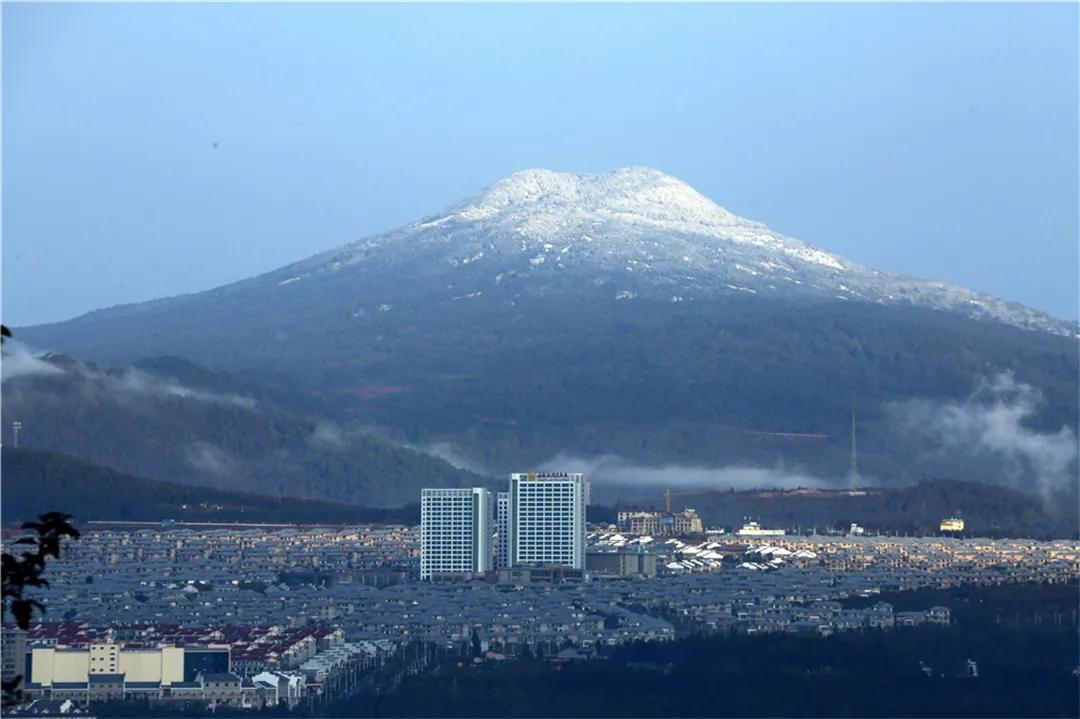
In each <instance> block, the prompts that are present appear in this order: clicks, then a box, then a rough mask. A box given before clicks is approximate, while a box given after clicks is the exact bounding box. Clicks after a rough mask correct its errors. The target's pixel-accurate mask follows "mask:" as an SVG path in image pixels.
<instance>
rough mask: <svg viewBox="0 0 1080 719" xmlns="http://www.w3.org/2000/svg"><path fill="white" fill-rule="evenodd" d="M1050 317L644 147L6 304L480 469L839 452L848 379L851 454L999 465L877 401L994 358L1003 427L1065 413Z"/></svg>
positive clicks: (111, 350)
mask: <svg viewBox="0 0 1080 719" xmlns="http://www.w3.org/2000/svg"><path fill="white" fill-rule="evenodd" d="M1075 333H1076V327H1075V325H1072V324H1069V323H1067V322H1063V321H1059V320H1056V319H1053V318H1051V317H1048V316H1046V315H1044V314H1042V313H1039V312H1036V311H1034V310H1031V309H1028V308H1026V307H1022V306H1020V305H1016V304H1012V303H1007V302H1003V301H1001V300H998V299H995V298H992V297H988V296H985V295H981V294H978V293H975V292H971V291H969V290H965V289H961V288H957V287H952V286H949V285H946V284H943V283H936V282H927V281H923V280H916V279H911V278H906V277H900V276H897V275H891V274H887V273H885V272H879V271H876V270H872V269H869V268H866V267H863V266H860V265H857V264H855V263H852V262H849V261H847V260H845V259H843V258H841V257H837V256H836V255H833V254H830V253H829V252H827V251H825V250H823V249H819V248H817V247H813V246H810V245H808V244H806V243H804V242H800V241H798V240H795V239H792V238H790V237H785V236H783V235H780V234H778V233H776V232H773V231H771V230H770V229H769V228H768V227H766V226H765V225H762V224H760V223H757V222H753V221H750V220H746V219H743V218H740V217H737V216H735V215H733V214H732V213H730V212H728V211H726V210H724V209H723V208H721V207H719V206H718V205H716V204H715V203H714V202H712V201H711V200H709V199H708V198H706V197H704V196H702V195H701V194H700V193H698V192H696V191H695V190H694V189H693V188H691V187H689V186H688V185H687V184H685V183H683V182H681V181H679V180H677V179H674V178H672V177H669V176H667V175H664V174H663V173H660V172H658V171H656V170H650V169H645V168H626V169H621V170H616V171H614V172H610V173H607V174H601V175H583V174H565V173H556V172H549V171H544V170H528V171H524V172H519V173H516V174H513V175H511V176H509V177H507V178H505V179H503V180H501V181H499V182H497V183H495V184H494V185H492V186H491V187H489V188H488V189H486V190H484V191H483V192H481V193H480V194H479V195H477V196H476V197H474V198H471V199H469V200H466V201H464V202H461V203H459V204H457V205H455V206H453V207H450V208H448V209H446V210H445V211H443V212H441V213H438V214H436V215H433V216H430V217H427V218H424V219H422V220H420V221H417V222H414V223H412V224H409V225H406V226H404V227H401V228H398V229H396V230H392V231H390V232H387V233H384V234H380V235H376V236H373V237H368V238H364V239H361V240H359V241H356V242H353V243H351V244H349V245H346V246H344V247H341V248H339V249H336V250H333V251H330V252H325V253H322V254H320V255H316V256H314V257H310V258H308V259H305V260H302V261H300V262H297V263H294V264H292V265H290V266H288V267H284V268H282V269H279V270H275V271H273V272H269V273H266V274H263V275H260V276H257V277H252V278H250V279H247V280H244V281H241V282H236V283H233V284H231V285H227V286H224V287H220V288H217V289H214V290H209V291H206V292H199V293H195V294H191V295H185V296H180V297H172V298H166V299H161V300H154V301H152V302H143V303H138V304H132V305H125V306H120V307H113V308H109V309H105V310H99V311H97V312H92V313H89V314H87V315H83V316H82V317H77V318H75V319H72V320H69V321H67V322H62V323H57V324H54V325H43V326H39V327H23V328H16V329H15V337H16V338H17V339H18V340H21V341H23V342H25V343H27V344H28V345H31V346H33V347H36V348H40V349H43V350H54V351H60V352H65V353H67V354H71V355H74V356H76V357H79V358H81V359H85V360H94V361H97V362H101V363H109V364H118V363H125V362H131V361H135V360H139V359H141V358H145V357H154V356H160V355H175V356H179V357H182V358H185V359H187V360H191V361H193V362H196V363H200V364H208V365H210V366H212V367H215V368H219V369H226V370H230V371H233V372H243V373H245V374H247V373H250V374H251V376H252V377H260V378H262V379H263V380H265V381H266V383H268V384H270V385H272V386H274V387H275V388H278V389H279V390H280V394H281V396H282V397H289V398H292V399H290V400H289V401H290V402H295V407H296V408H297V409H299V410H302V411H304V412H305V413H324V414H327V415H331V416H333V417H335V418H337V419H339V420H342V421H346V422H351V421H360V422H363V423H365V424H373V425H376V426H379V427H380V428H382V429H383V430H385V431H387V432H389V433H390V434H392V435H393V436H394V437H397V438H400V439H404V440H406V441H408V442H409V443H410V444H411V445H413V446H428V447H436V446H437V447H441V448H443V449H445V450H446V451H447V452H449V454H448V455H447V456H450V455H453V456H455V457H467V458H472V459H476V458H478V459H479V461H478V462H477V463H476V464H473V465H471V466H476V467H482V468H490V469H491V470H492V471H498V472H500V473H501V472H502V471H503V470H504V469H505V470H507V471H509V469H510V468H512V467H520V466H526V465H529V466H535V465H540V464H542V463H544V462H547V461H549V460H552V458H553V457H562V456H564V453H566V454H568V455H573V456H578V457H589V456H596V455H608V454H610V455H616V456H618V457H625V458H632V459H634V460H635V461H639V462H643V463H652V464H653V465H665V466H666V465H669V464H670V465H687V464H691V465H693V464H698V465H703V466H723V465H725V464H734V465H737V466H740V467H755V466H757V467H774V466H776V465H777V464H784V465H786V466H789V467H790V466H796V467H800V468H803V469H806V470H807V471H809V472H812V473H815V474H816V475H817V476H821V477H829V476H843V475H844V474H845V473H846V472H847V468H848V466H849V456H848V453H849V448H850V443H849V442H850V436H849V433H850V430H851V426H850V425H851V401H852V398H853V397H855V398H857V402H858V406H859V417H860V418H859V427H860V437H859V445H858V446H859V452H860V455H859V457H860V471H865V472H866V476H870V477H878V478H881V479H882V481H901V480H912V481H914V480H917V479H919V478H921V477H925V476H951V477H957V478H968V479H984V478H989V479H991V480H992V481H1000V482H1006V481H1008V482H1013V481H1016V480H1014V477H1013V475H1012V474H1011V472H1012V465H1015V464H1016V462H1017V460H1016V457H1015V456H1013V457H1011V459H1010V458H1007V460H1008V461H1004V462H1003V461H999V459H1000V458H999V457H998V456H997V455H995V454H993V453H990V452H988V450H987V449H986V447H984V446H982V445H977V446H974V447H971V448H966V447H961V448H955V447H954V448H953V449H956V451H957V454H956V456H953V455H952V454H949V455H948V457H947V458H943V455H942V454H941V453H940V452H939V453H937V454H933V453H931V454H927V453H926V441H925V439H924V438H922V437H916V436H913V435H912V434H911V432H910V426H909V424H903V423H898V422H897V421H896V420H895V408H896V407H897V406H901V405H902V404H903V403H905V402H908V401H918V402H927V401H929V402H937V403H949V402H951V403H954V404H955V403H957V402H968V401H972V400H971V399H970V398H971V397H972V393H973V392H977V391H978V389H979V388H980V387H982V386H984V385H985V381H986V378H988V377H994V376H996V375H998V374H1000V373H1003V372H1007V373H1010V375H1009V376H1015V378H1016V381H1017V382H1018V383H1022V385H1023V386H1025V387H1028V388H1030V390H1031V391H1030V392H1029V395H1030V396H1031V397H1032V398H1036V397H1037V398H1038V400H1037V401H1036V400H1035V399H1032V402H1031V406H1030V407H1026V406H1025V407H1026V408H1025V409H1024V411H1025V412H1027V413H1028V414H1026V415H1025V416H1024V417H1023V420H1024V423H1025V429H1023V432H1027V431H1028V430H1027V427H1032V428H1036V429H1038V430H1040V431H1047V432H1051V433H1053V432H1058V431H1059V430H1061V429H1062V428H1063V427H1074V426H1075V423H1076V392H1077V389H1076V382H1077V376H1078V374H1077V373H1078V361H1080V358H1078V354H1077V343H1076V339H1075ZM1018 386H1019V385H1018ZM1025 396H1028V395H1025ZM905 406H906V405H905ZM919 406H920V407H921V406H929V405H923V404H920V405H919ZM933 406H939V405H933ZM940 406H945V404H940ZM950 406H951V405H950ZM80 431H83V432H85V433H86V434H87V436H96V432H97V431H98V428H97V427H96V426H89V427H83V428H82V429H81V430H80ZM1021 434H1022V432H1021ZM1025 441H1026V440H1025ZM950 447H952V445H950ZM311 471H313V472H319V471H323V470H322V469H320V468H319V467H318V466H315V465H312V467H311ZM1006 471H1008V472H1010V474H1009V475H1008V476H1005V475H1004V474H1003V473H1005V472H1006ZM833 472H836V475H833V474H831V473H833ZM1030 473H1031V470H1030V468H1029V470H1028V474H1029V475H1030ZM995 475H1001V476H995ZM1017 482H1018V481H1017Z"/></svg>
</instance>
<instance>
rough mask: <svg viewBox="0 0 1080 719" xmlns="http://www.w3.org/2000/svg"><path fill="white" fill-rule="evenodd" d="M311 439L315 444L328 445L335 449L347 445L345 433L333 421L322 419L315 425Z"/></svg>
mask: <svg viewBox="0 0 1080 719" xmlns="http://www.w3.org/2000/svg"><path fill="white" fill-rule="evenodd" d="M311 441H312V442H313V443H314V444H321V445H326V446H329V447H333V448H335V449H338V448H341V447H344V446H345V435H344V434H343V433H342V431H341V429H340V428H339V427H338V426H337V425H336V424H334V423H333V422H326V421H321V422H319V423H317V424H316V425H315V429H314V430H312V432H311Z"/></svg>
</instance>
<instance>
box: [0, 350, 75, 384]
mask: <svg viewBox="0 0 1080 719" xmlns="http://www.w3.org/2000/svg"><path fill="white" fill-rule="evenodd" d="M0 372H2V374H3V381H4V382H7V381H9V380H13V379H19V378H20V377H35V376H42V375H58V374H63V373H64V370H63V369H61V368H60V367H57V366H56V365H54V364H52V363H51V362H46V361H45V360H43V359H41V358H40V357H38V356H35V355H34V353H33V352H32V351H31V350H30V348H29V347H27V346H26V345H24V344H22V343H20V342H16V341H13V340H12V341H9V342H5V343H4V356H3V359H2V360H0Z"/></svg>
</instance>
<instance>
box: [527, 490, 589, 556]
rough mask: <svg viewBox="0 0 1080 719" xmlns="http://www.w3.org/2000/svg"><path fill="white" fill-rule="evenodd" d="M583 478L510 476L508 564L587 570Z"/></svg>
mask: <svg viewBox="0 0 1080 719" xmlns="http://www.w3.org/2000/svg"><path fill="white" fill-rule="evenodd" d="M588 503H589V485H588V483H587V482H586V481H585V475H583V474H580V473H572V474H568V473H566V472H528V473H523V474H511V475H510V503H509V504H510V506H509V509H510V522H509V524H510V546H509V551H510V564H511V565H512V566H521V565H559V566H563V567H571V568H573V569H584V568H585V507H586V506H587V505H588Z"/></svg>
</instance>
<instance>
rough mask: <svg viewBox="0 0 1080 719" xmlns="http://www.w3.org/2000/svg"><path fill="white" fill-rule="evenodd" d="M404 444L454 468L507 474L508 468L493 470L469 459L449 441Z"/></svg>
mask: <svg viewBox="0 0 1080 719" xmlns="http://www.w3.org/2000/svg"><path fill="white" fill-rule="evenodd" d="M405 446H406V447H408V448H409V449H413V450H416V451H417V452H422V453H424V454H427V455H431V456H432V457H437V458H439V459H441V460H444V461H445V462H447V463H449V464H450V465H452V466H453V467H455V468H456V469H464V470H466V471H469V472H475V473H476V474H483V475H491V476H503V475H507V476H508V472H509V470H507V472H493V471H491V469H490V468H489V467H485V466H483V465H482V464H480V463H478V462H475V461H473V460H472V459H469V458H468V457H467V456H465V454H463V453H462V452H461V451H460V450H458V449H457V448H456V447H455V446H454V445H452V444H451V443H449V442H431V443H428V444H423V445H416V444H406V445H405Z"/></svg>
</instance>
